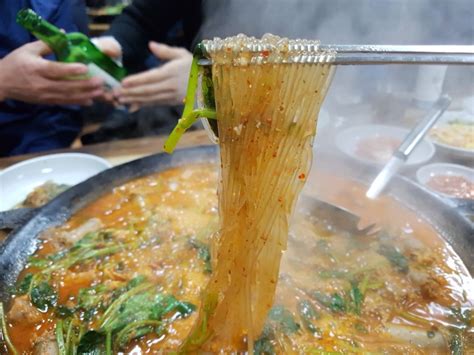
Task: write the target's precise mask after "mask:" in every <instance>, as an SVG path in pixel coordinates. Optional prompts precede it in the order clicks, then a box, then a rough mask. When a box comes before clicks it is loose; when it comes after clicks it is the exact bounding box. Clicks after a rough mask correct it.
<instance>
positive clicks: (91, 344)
mask: <svg viewBox="0 0 474 355" xmlns="http://www.w3.org/2000/svg"><path fill="white" fill-rule="evenodd" d="M105 337H106V336H105V335H104V334H101V333H99V332H96V331H94V330H90V331H88V332H87V333H85V334H84V335H83V336H82V337H81V340H80V342H79V346H78V347H77V355H102V354H103V353H104V351H105V346H104V344H105Z"/></svg>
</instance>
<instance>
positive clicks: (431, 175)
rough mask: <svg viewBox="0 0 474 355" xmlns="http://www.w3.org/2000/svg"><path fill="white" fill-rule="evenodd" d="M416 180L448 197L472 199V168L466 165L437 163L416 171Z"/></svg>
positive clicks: (473, 179)
mask: <svg viewBox="0 0 474 355" xmlns="http://www.w3.org/2000/svg"><path fill="white" fill-rule="evenodd" d="M416 178H417V180H418V182H419V183H420V184H422V185H425V186H426V187H427V188H429V189H430V190H431V191H433V192H435V193H437V194H440V195H442V196H444V197H448V198H458V199H468V200H474V170H473V169H470V168H468V167H465V166H462V165H457V164H447V163H437V164H429V165H426V166H424V167H422V168H420V169H418V171H417V172H416Z"/></svg>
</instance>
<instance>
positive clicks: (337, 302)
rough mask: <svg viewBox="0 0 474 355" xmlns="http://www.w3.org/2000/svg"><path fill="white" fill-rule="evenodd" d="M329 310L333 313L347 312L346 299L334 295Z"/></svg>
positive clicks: (336, 294)
mask: <svg viewBox="0 0 474 355" xmlns="http://www.w3.org/2000/svg"><path fill="white" fill-rule="evenodd" d="M329 308H330V309H331V311H333V312H341V313H343V312H345V311H346V309H347V305H346V301H345V299H344V297H343V296H341V295H340V294H339V293H337V292H335V293H333V294H332V296H331V303H329Z"/></svg>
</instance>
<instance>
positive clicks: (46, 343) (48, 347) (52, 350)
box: [33, 332, 59, 355]
mask: <svg viewBox="0 0 474 355" xmlns="http://www.w3.org/2000/svg"><path fill="white" fill-rule="evenodd" d="M33 355H59V347H58V343H57V342H56V337H55V336H54V333H53V332H47V333H46V334H43V335H42V336H40V337H39V338H38V339H36V341H35V345H34V347H33Z"/></svg>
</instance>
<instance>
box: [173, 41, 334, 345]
mask: <svg viewBox="0 0 474 355" xmlns="http://www.w3.org/2000/svg"><path fill="white" fill-rule="evenodd" d="M317 44H318V43H317V42H315V41H304V42H302V41H289V40H287V39H281V38H279V37H276V36H271V35H265V36H264V37H263V38H262V39H255V38H249V37H246V36H243V35H239V36H236V37H230V38H227V39H224V40H221V39H215V40H213V41H206V42H204V47H205V48H206V50H207V53H208V55H209V56H210V58H211V59H212V63H213V65H212V81H213V85H214V94H215V103H216V111H217V124H218V132H219V145H220V157H221V171H220V174H221V175H220V183H219V192H218V194H219V217H220V219H219V224H220V228H219V232H218V234H217V235H215V236H214V239H213V245H212V251H213V258H212V260H214V265H213V270H214V271H213V274H212V276H211V279H210V282H209V283H208V286H207V288H206V289H205V290H204V293H203V299H202V305H201V309H200V314H199V318H198V321H197V323H196V325H195V327H194V329H193V331H192V332H191V334H190V336H189V337H188V339H187V341H186V342H185V344H184V345H183V348H182V350H185V351H194V350H197V349H203V350H208V351H222V350H223V351H236V350H238V351H239V350H246V349H248V350H249V351H252V348H253V341H254V339H256V337H258V336H259V334H260V333H261V331H262V328H263V325H264V322H265V319H266V317H267V313H268V311H269V309H270V308H271V306H272V304H273V300H274V294H275V289H276V284H277V280H278V273H279V267H280V259H281V256H282V251H283V250H285V248H286V241H287V236H288V223H289V219H290V216H291V214H292V211H293V208H294V206H295V203H296V200H297V198H298V194H299V192H300V191H301V189H302V187H303V185H304V183H305V180H306V177H307V176H308V172H309V169H310V163H311V160H312V142H313V138H314V135H315V133H316V123H317V117H318V113H319V109H320V106H321V104H322V102H323V99H324V97H325V94H326V90H327V88H328V84H329V82H330V79H331V76H332V73H333V66H332V65H330V62H331V60H332V58H333V54H332V53H326V52H319V51H318V50H317Z"/></svg>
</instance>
